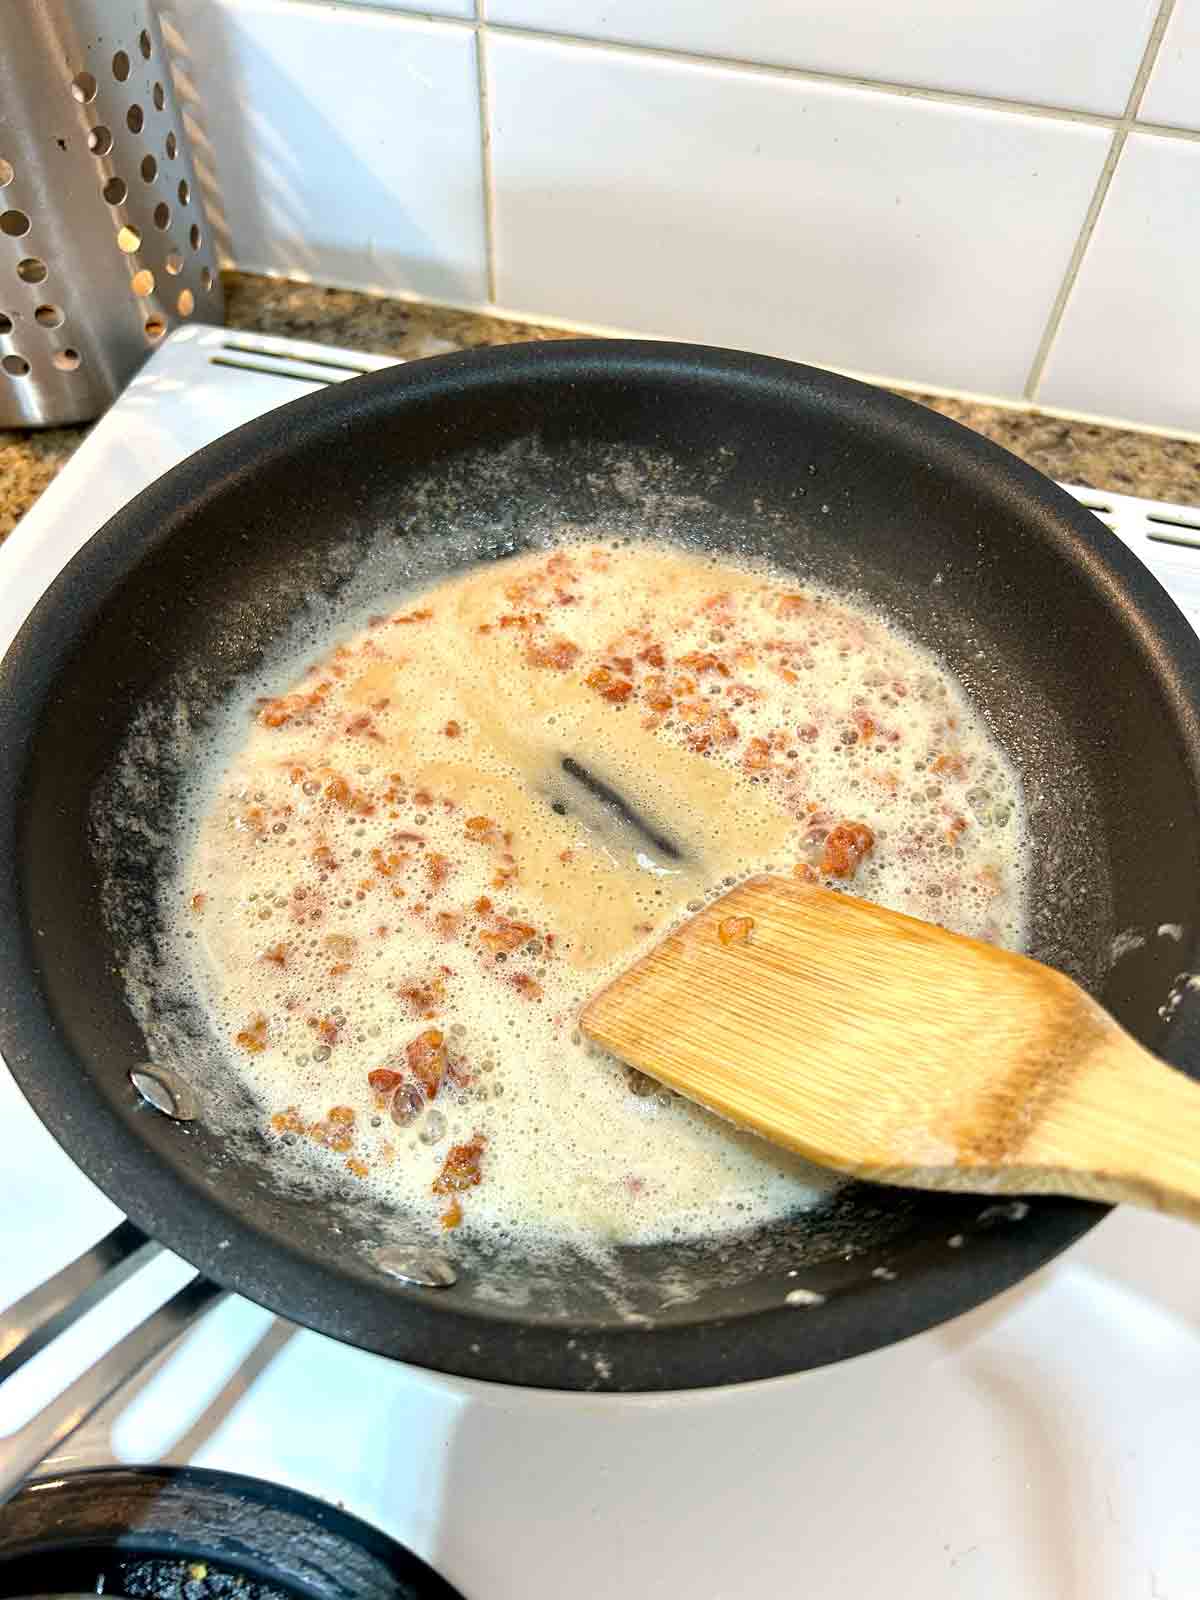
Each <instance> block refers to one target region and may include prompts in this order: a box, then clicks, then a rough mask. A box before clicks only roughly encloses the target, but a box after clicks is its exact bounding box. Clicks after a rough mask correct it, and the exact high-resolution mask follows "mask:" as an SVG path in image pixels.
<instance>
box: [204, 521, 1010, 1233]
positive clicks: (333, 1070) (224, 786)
mask: <svg viewBox="0 0 1200 1600" xmlns="http://www.w3.org/2000/svg"><path fill="white" fill-rule="evenodd" d="M286 681H290V682H291V687H290V689H288V691H287V692H286V693H283V694H281V695H278V696H277V697H275V698H265V697H260V698H258V699H257V700H255V702H254V704H253V706H252V707H251V712H252V717H253V721H252V727H251V731H250V733H249V736H248V737H247V738H246V739H245V741H244V743H243V744H242V745H241V747H240V749H239V750H238V751H237V753H236V756H235V757H234V759H233V761H232V763H231V764H229V765H228V766H226V767H225V769H224V770H223V771H222V772H221V773H220V774H219V776H217V777H216V778H215V779H211V778H210V779H208V780H205V781H206V782H207V787H206V788H204V789H203V793H201V794H199V795H198V799H197V807H196V809H197V813H198V816H199V821H198V826H197V833H196V838H195V842H194V845H193V847H192V849H191V854H190V858H189V859H188V861H187V863H186V866H185V868H184V871H183V875H182V876H181V879H180V882H179V884H178V885H177V888H178V904H179V908H180V909H179V917H180V919H181V922H182V923H185V924H186V925H187V927H188V931H189V932H190V934H191V938H190V941H189V942H188V943H187V944H186V945H185V946H183V948H185V949H186V950H188V951H189V952H190V960H191V963H192V971H191V974H190V977H191V981H192V983H193V985H194V987H195V989H196V990H197V991H198V993H199V995H200V997H201V999H202V1001H203V1003H204V1004H205V1005H206V1006H207V1008H208V1010H209V1014H210V1015H211V1016H214V1017H215V1019H216V1022H217V1025H218V1028H219V1031H220V1033H221V1034H222V1035H223V1037H224V1038H225V1039H226V1040H227V1042H228V1048H229V1054H230V1058H231V1060H232V1062H233V1064H234V1067H235V1070H236V1072H237V1073H238V1075H239V1076H240V1078H241V1080H242V1081H243V1082H244V1083H246V1084H247V1085H248V1086H249V1088H250V1089H251V1091H252V1093H253V1095H254V1097H255V1099H256V1100H257V1102H258V1103H259V1104H260V1105H261V1107H262V1117H263V1123H264V1126H265V1128H266V1129H267V1131H268V1133H269V1134H270V1135H271V1136H272V1137H274V1138H276V1139H279V1140H282V1141H286V1142H287V1143H288V1144H289V1145H290V1146H292V1147H293V1148H294V1150H295V1151H296V1152H303V1154H304V1158H305V1159H306V1160H307V1161H310V1162H312V1163H316V1164H317V1165H318V1166H321V1167H323V1168H326V1169H331V1170H336V1171H337V1172H338V1173H340V1174H341V1176H342V1177H343V1178H344V1177H345V1175H346V1173H347V1172H348V1173H350V1174H352V1175H353V1176H354V1178H356V1179H358V1180H359V1181H361V1183H362V1185H363V1188H364V1190H367V1191H373V1192H374V1194H375V1195H376V1196H377V1197H379V1198H382V1199H384V1200H385V1201H388V1202H390V1203H393V1204H396V1205H398V1206H399V1207H400V1208H401V1209H402V1211H403V1212H404V1213H405V1214H406V1215H408V1216H409V1217H416V1218H418V1219H424V1221H426V1222H427V1223H428V1225H429V1226H430V1227H431V1228H437V1227H439V1226H440V1227H444V1228H453V1227H458V1226H463V1227H465V1228H468V1229H470V1230H472V1231H478V1232H482V1233H487V1234H490V1235H491V1236H492V1237H494V1238H498V1239H503V1238H512V1237H514V1236H516V1235H518V1234H519V1235H522V1236H524V1237H526V1238H529V1239H531V1240H532V1239H533V1238H536V1240H537V1241H538V1242H541V1243H546V1242H550V1241H553V1240H562V1241H568V1240H570V1241H574V1242H576V1243H578V1244H584V1245H586V1244H589V1243H590V1244H593V1245H600V1244H603V1243H612V1242H649V1241H653V1240H660V1239H667V1238H672V1237H675V1238H680V1237H684V1238H686V1237H698V1236H705V1237H709V1238H711V1237H713V1236H716V1235H721V1234H729V1233H732V1232H734V1231H738V1230H742V1229H748V1228H750V1227H752V1226H754V1225H756V1224H759V1223H762V1222H764V1221H768V1220H772V1219H776V1218H782V1217H784V1216H787V1215H789V1214H791V1213H793V1212H795V1211H797V1210H798V1209H801V1208H803V1207H804V1206H806V1205H810V1204H812V1203H813V1202H815V1201H816V1200H818V1199H820V1198H821V1197H822V1196H824V1195H826V1194H828V1193H829V1191H830V1189H831V1188H832V1187H833V1183H834V1180H833V1179H832V1178H831V1177H830V1176H829V1175H828V1174H824V1173H820V1172H818V1171H816V1170H815V1169H814V1168H812V1167H811V1166H808V1165H807V1164H806V1163H804V1162H802V1161H800V1160H799V1159H797V1158H795V1157H793V1156H791V1155H788V1154H785V1153H783V1152H780V1151H776V1150H773V1149H772V1148H770V1147H769V1146H768V1145H766V1144H764V1143H763V1142H761V1141H760V1140H758V1139H756V1138H754V1137H753V1136H751V1135H749V1134H742V1133H739V1132H738V1131H737V1130H735V1129H732V1128H730V1127H729V1126H727V1125H726V1124H724V1123H721V1122H719V1121H717V1120H716V1119H715V1118H714V1117H712V1116H711V1115H709V1114H708V1113H707V1112H705V1111H702V1110H701V1109H699V1108H698V1107H695V1106H693V1105H690V1104H688V1103H687V1102H685V1101H683V1100H681V1099H679V1098H678V1097H676V1096H674V1095H671V1094H669V1093H668V1092H667V1091H665V1090H662V1089H659V1088H658V1087H657V1086H656V1085H654V1084H653V1083H652V1082H651V1081H650V1080H648V1079H646V1078H643V1077H641V1076H640V1075H639V1074H635V1073H631V1072H630V1071H628V1070H627V1069H625V1068H624V1067H622V1066H621V1065H620V1064H619V1063H618V1062H616V1061H614V1060H613V1059H611V1058H610V1057H608V1056H605V1055H603V1054H602V1053H600V1052H598V1051H596V1050H595V1048H594V1047H592V1046H589V1045H588V1044H587V1043H586V1042H584V1041H583V1040H581V1038H580V1036H579V1033H578V1031H577V1028H576V1019H577V1016H578V1013H579V1010H580V1008H581V1007H582V1005H583V1003H584V1002H585V1001H586V1000H587V998H588V997H589V996H590V995H591V994H593V993H594V992H595V991H596V989H597V988H598V987H600V985H602V984H603V983H604V982H606V981H607V980H608V979H609V978H611V977H612V976H613V975H614V974H615V973H616V972H618V971H619V970H621V969H622V968H623V967H625V966H627V965H628V964H629V963H630V961H631V960H633V959H634V958H635V957H636V956H638V955H639V954H641V953H642V952H643V951H644V950H645V949H647V948H648V947H649V946H650V945H651V944H652V943H653V942H655V941H656V940H658V939H659V938H661V937H662V935H663V933H664V932H665V931H666V929H667V928H668V927H669V926H670V925H671V924H672V922H674V921H677V920H678V919H679V918H680V917H681V916H682V915H684V914H685V913H686V912H687V911H688V910H689V909H696V907H697V906H698V904H699V903H700V902H701V901H702V900H704V899H705V898H706V897H708V896H710V895H713V894H716V893H719V892H721V891H722V889H724V888H725V887H727V886H729V885H730V884H732V883H733V882H734V881H736V880H737V879H739V878H741V877H744V876H746V875H747V874H749V873H753V872H762V871H773V872H779V873H793V872H794V873H797V874H800V875H802V876H805V877H812V878H819V879H821V880H822V881H825V882H827V883H830V884H832V885H834V886H835V887H837V886H842V887H849V886H851V885H852V886H853V890H854V892H855V893H857V894H862V895H865V896H867V897H868V898H871V899H874V900H878V901H880V902H881V903H883V904H885V905H888V906H891V907H893V908H895V909H897V910H901V911H907V912H909V913H911V914H913V915H915V916H919V917H926V918H929V919H931V920H934V921H937V922H940V923H942V924H944V925H945V926H947V927H950V928H953V929H955V930H957V931H959V932H963V933H969V934H974V935H975V936H977V937H982V938H985V939H992V940H997V941H999V942H1002V943H1004V944H1008V945H1011V946H1013V947H1019V946H1020V945H1021V943H1022V941H1023V936H1024V927H1025V883H1024V877H1023V863H1024V860H1025V854H1026V852H1025V849H1024V842H1025V841H1024V819H1023V808H1022V802H1021V796H1020V792H1019V787H1018V783H1017V779H1016V777H1015V775H1014V773H1013V771H1012V769H1011V768H1010V767H1009V765H1008V763H1007V762H1006V760H1005V759H1004V757H1003V756H1002V754H1001V753H1000V751H999V750H998V749H997V747H996V745H995V744H994V742H993V741H992V740H991V739H990V737H989V735H988V732H987V730H986V729H985V727H984V725H983V723H982V721H981V720H980V718H979V717H978V716H977V715H976V713H975V712H974V711H973V710H972V709H971V707H970V706H969V705H968V704H967V702H966V699H965V697H964V695H963V693H962V691H961V690H960V688H959V687H958V686H957V685H956V684H955V682H954V681H953V680H952V678H951V677H950V676H949V674H948V673H947V672H946V671H945V669H944V668H943V667H942V666H941V665H940V664H939V662H938V661H937V660H936V659H935V658H934V657H933V656H931V655H930V654H928V653H927V652H925V651H924V650H922V649H919V648H918V647H917V646H915V645H914V644H912V643H911V642H910V641H909V640H907V639H905V638H904V637H903V636H902V635H900V634H899V633H898V632H897V631H896V630H895V629H894V628H892V627H891V626H889V625H888V624H887V623H886V622H885V621H883V620H882V619H881V618H879V617H877V616H873V615H871V614H869V613H868V612H867V611H865V610H864V609H862V608H860V607H858V606H856V605H852V604H849V603H847V602H846V601H844V600H841V599H838V598H836V597H834V596H832V595H830V594H827V593H824V592H821V591H818V590H816V589H804V590H799V589H797V588H796V587H795V585H794V582H793V583H792V584H790V585H789V584H788V583H787V582H786V581H783V580H781V579H779V578H777V577H775V576H772V575H770V574H767V573H765V572H763V571H757V570H751V569H749V568H743V567H737V566H734V565H731V564H729V563H727V562H724V561H719V560H717V559H715V558H711V559H704V558H700V557H697V556H695V555H692V554H686V553H684V552H683V551H678V550H672V549H670V548H668V547H665V546H662V545H654V546H649V545H637V544H632V545H631V544H628V543H615V544H603V543H590V544H575V545H563V546H561V547H559V548H557V549H556V550H554V551H553V552H552V553H546V552H541V553H538V554H535V555H529V556H524V557H519V558H516V559H513V560H509V561H501V562H495V563H491V564H489V565H487V566H485V567H483V568H479V569H476V570H473V571H471V572H468V573H466V574H465V575H462V576H459V577H455V578H452V579H450V580H448V581H446V582H443V583H441V584H440V585H438V586H437V587H436V588H432V589H429V590H427V591H426V592H424V593H421V594H419V595H410V596H408V597H407V598H406V600H405V601H404V603H403V604H400V605H398V606H397V607H396V608H395V609H394V610H391V611H389V612H388V613H387V614H385V615H378V616H373V617H371V618H370V620H369V622H368V623H367V625H366V626H365V627H362V628H361V629H360V631H359V632H357V633H356V634H354V635H353V636H351V637H348V638H345V639H344V641H343V642H341V643H339V644H337V645H336V647H335V648H333V649H332V652H331V653H330V654H328V655H327V656H326V657H325V658H324V659H323V660H321V661H319V662H317V663H316V664H315V665H313V666H311V667H309V668H308V669H307V670H306V671H304V672H303V674H302V675H300V676H299V677H298V680H297V677H296V674H295V669H294V668H293V672H292V675H291V676H290V678H289V679H288V680H286ZM696 1004H697V1005H703V1004H704V997H703V996H700V995H698V996H697V997H696Z"/></svg>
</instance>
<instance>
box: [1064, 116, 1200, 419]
mask: <svg viewBox="0 0 1200 1600" xmlns="http://www.w3.org/2000/svg"><path fill="white" fill-rule="evenodd" d="M1197 194H1200V143H1193V142H1192V141H1191V140H1187V139H1171V138H1155V137H1154V136H1153V135H1152V134H1143V133H1133V134H1130V136H1129V140H1128V142H1127V143H1126V146H1125V150H1124V153H1123V154H1122V156H1121V160H1120V162H1119V163H1118V165H1117V170H1116V174H1115V175H1114V177H1113V182H1112V187H1111V188H1110V189H1109V191H1108V198H1107V199H1106V200H1105V203H1104V209H1103V211H1102V212H1101V214H1100V220H1099V223H1098V224H1097V226H1096V231H1095V233H1094V234H1093V235H1092V239H1091V243H1090V244H1089V246H1088V250H1087V254H1086V255H1085V257H1084V259H1083V265H1082V267H1081V269H1080V272H1079V277H1078V279H1077V280H1076V283H1075V288H1074V290H1073V292H1072V294H1071V298H1070V300H1069V301H1068V302H1067V309H1066V314H1065V315H1064V317H1063V320H1062V326H1061V327H1060V329H1059V332H1058V337H1057V338H1056V339H1055V341H1054V346H1053V349H1052V350H1051V353H1050V360H1049V362H1048V364H1047V368H1046V374H1045V378H1044V380H1043V382H1042V386H1041V391H1040V393H1039V395H1038V399H1039V400H1040V401H1041V402H1042V403H1043V404H1045V405H1051V406H1065V407H1068V408H1070V409H1072V410H1077V411H1091V412H1096V413H1098V414H1100V415H1102V416H1110V417H1120V418H1128V419H1129V420H1130V421H1134V422H1146V423H1152V424H1154V425H1155V426H1158V427H1166V428H1187V429H1194V430H1197V431H1200V271H1198V270H1197V263H1198V262H1200V208H1198V207H1197V206H1196V204H1195V196H1196V195H1197Z"/></svg>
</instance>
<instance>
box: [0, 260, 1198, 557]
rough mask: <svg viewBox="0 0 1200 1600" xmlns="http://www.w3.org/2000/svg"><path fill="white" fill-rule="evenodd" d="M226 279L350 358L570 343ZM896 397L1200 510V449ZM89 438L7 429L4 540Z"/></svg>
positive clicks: (1075, 473)
mask: <svg viewBox="0 0 1200 1600" xmlns="http://www.w3.org/2000/svg"><path fill="white" fill-rule="evenodd" d="M224 281H225V308H226V321H227V323H228V325H229V326H230V327H231V328H240V329H242V330H244V331H247V332H251V331H252V332H257V333H266V334H276V335H282V336H291V337H293V338H297V339H313V340H317V341H319V342H322V343H327V344H336V345H342V346H344V347H345V348H347V349H351V350H367V351H376V352H378V353H381V354H384V355H397V356H404V355H408V356H418V355H428V354H431V353H432V351H433V350H436V349H437V348H438V347H439V344H441V343H442V342H444V343H445V344H449V345H454V346H458V347H462V348H467V347H470V346H473V345H489V344H515V343H517V342H518V341H520V340H525V339H561V338H566V337H569V335H566V334H563V333H560V332H558V331H557V330H555V329H551V328H545V327H540V326H538V325H536V324H531V323H517V322H501V321H499V320H498V319H496V318H494V317H486V316H478V315H476V314H474V313H472V312H466V311H447V310H444V309H442V308H441V307H437V306H416V305H410V304H409V303H407V302H406V301H401V300H380V299H375V298H373V297H371V296H369V295H364V294H357V293H354V292H353V291H350V290H344V289H322V288H318V287H315V286H314V285H312V284H302V283H292V282H288V281H283V280H277V279H272V278H260V277H252V276H250V275H248V274H245V273H228V274H226V276H225V280H224ZM899 392H901V393H906V394H908V395H909V397H910V398H911V399H915V400H919V401H921V402H922V403H923V404H924V405H928V406H931V407H932V408H933V409H934V410H935V411H940V412H942V413H943V415H945V416H948V417H953V418H954V420H955V421H956V422H961V423H964V424H965V425H966V426H967V427H969V428H975V429H977V430H978V432H980V433H983V434H986V435H987V436H988V438H990V439H994V440H995V441H996V442H997V443H998V444H1002V445H1004V446H1005V448H1006V449H1009V450H1011V451H1012V452H1013V453H1014V455H1018V456H1021V457H1023V459H1024V460H1026V461H1028V462H1030V463H1031V464H1032V465H1033V466H1035V467H1038V468H1040V469H1041V471H1042V472H1044V473H1046V474H1047V475H1048V476H1049V477H1051V478H1059V479H1062V480H1063V481H1065V482H1068V483H1077V484H1086V485H1088V486H1089V487H1091V488H1093V489H1109V490H1113V491H1115V492H1117V493H1121V494H1135V495H1144V496H1145V497H1146V498H1147V499H1151V500H1173V501H1176V502H1178V503H1180V504H1184V505H1195V504H1197V503H1200V443H1195V442H1191V441H1188V440H1184V439H1173V438H1169V437H1167V436H1166V435H1163V434H1153V433H1137V432H1133V431H1132V430H1128V429H1124V428H1108V427H1101V426H1099V425H1097V424H1094V423H1087V422H1067V421H1064V420H1062V419H1061V418H1059V417H1048V416H1045V415H1043V414H1041V413H1039V412H1036V411H1017V410H1011V409H1009V408H1007V407H1002V406H989V405H982V404H977V403H975V402H973V401H968V400H948V399H943V398H941V397H939V396H935V395H927V394H922V393H919V392H917V391H912V390H902V391H899ZM86 433H87V429H86V427H75V428H52V429H48V430H45V431H38V432H28V431H19V430H14V431H7V432H6V431H3V430H0V539H3V538H4V536H5V535H6V534H7V533H9V532H11V531H12V529H13V527H14V526H15V525H16V522H17V520H18V518H20V517H21V516H22V515H23V514H24V513H25V512H26V511H27V510H28V509H29V507H30V506H31V505H32V504H33V502H34V501H35V500H36V499H37V497H38V495H39V494H40V493H41V491H42V490H43V489H44V488H45V487H46V485H47V484H48V483H49V482H50V480H51V478H53V476H54V474H55V473H56V472H57V471H58V470H59V468H60V467H61V466H62V465H63V463H64V462H65V461H66V460H67V459H68V457H69V456H70V454H71V452H72V450H74V449H75V447H76V445H78V444H79V442H80V440H81V439H83V438H84V436H85V435H86Z"/></svg>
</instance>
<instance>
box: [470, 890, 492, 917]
mask: <svg viewBox="0 0 1200 1600" xmlns="http://www.w3.org/2000/svg"><path fill="white" fill-rule="evenodd" d="M472 909H473V910H474V911H475V912H477V913H478V915H479V916H481V917H486V916H487V914H488V912H489V911H490V910H491V909H492V902H491V901H490V900H489V899H488V897H487V895H485V894H481V895H480V896H479V899H478V900H476V902H475V904H474V906H473V907H472Z"/></svg>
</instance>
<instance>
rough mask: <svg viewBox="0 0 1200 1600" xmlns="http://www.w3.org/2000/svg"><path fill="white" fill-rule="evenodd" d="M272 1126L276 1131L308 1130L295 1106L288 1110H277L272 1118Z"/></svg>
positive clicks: (294, 1131)
mask: <svg viewBox="0 0 1200 1600" xmlns="http://www.w3.org/2000/svg"><path fill="white" fill-rule="evenodd" d="M271 1126H272V1128H274V1130H275V1132H276V1133H306V1132H307V1131H308V1130H307V1128H306V1127H305V1125H304V1123H303V1121H302V1120H301V1117H300V1113H299V1111H297V1109H296V1107H295V1106H289V1107H288V1108H287V1110H286V1111H277V1112H276V1113H275V1115H274V1116H273V1117H272V1118H271Z"/></svg>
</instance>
